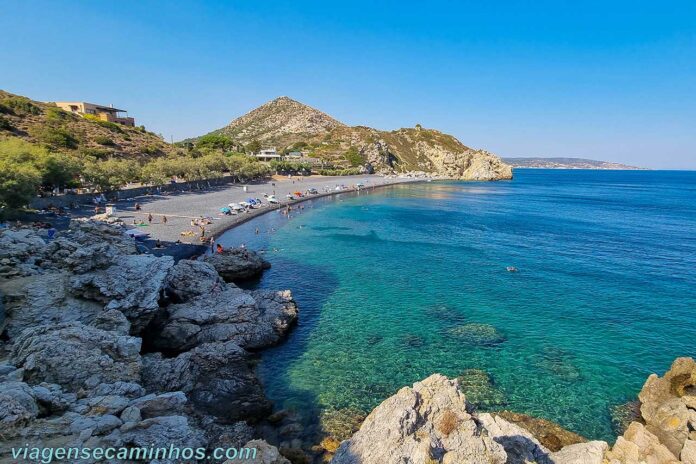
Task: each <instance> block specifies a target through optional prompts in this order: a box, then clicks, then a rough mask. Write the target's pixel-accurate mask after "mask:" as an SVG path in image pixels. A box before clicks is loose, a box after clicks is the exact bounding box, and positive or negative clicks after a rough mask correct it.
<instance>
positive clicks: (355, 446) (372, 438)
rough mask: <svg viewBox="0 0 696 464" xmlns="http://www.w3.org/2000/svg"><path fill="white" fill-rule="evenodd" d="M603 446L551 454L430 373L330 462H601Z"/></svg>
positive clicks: (387, 404) (376, 414)
mask: <svg viewBox="0 0 696 464" xmlns="http://www.w3.org/2000/svg"><path fill="white" fill-rule="evenodd" d="M607 448H608V445H607V444H606V443H604V442H597V441H595V442H586V443H577V444H572V445H569V446H565V447H563V448H562V449H560V450H558V451H556V452H552V451H550V450H549V449H548V448H546V447H545V446H544V445H543V444H541V443H540V442H539V440H538V439H537V438H536V437H535V436H534V435H533V434H532V433H530V432H529V431H528V430H526V429H525V428H522V427H520V426H519V425H516V424H514V423H511V422H508V421H507V420H505V419H503V418H502V417H500V416H496V415H492V414H487V413H486V414H475V413H472V412H471V405H470V404H469V403H468V402H467V400H466V397H465V395H464V394H463V393H462V392H461V389H460V388H459V385H458V381H457V380H448V379H447V378H446V377H443V376H441V375H437V374H435V375H433V376H431V377H428V378H427V379H425V380H423V381H422V382H418V383H415V384H414V385H413V388H403V389H401V390H400V391H399V392H398V393H397V394H396V395H394V396H392V397H391V398H389V399H387V400H385V401H384V402H383V403H382V404H381V405H379V406H378V407H377V408H376V409H375V410H374V411H372V413H370V415H369V416H367V419H365V422H364V423H363V425H362V426H361V427H360V430H359V431H358V432H356V433H355V435H353V437H352V438H350V439H349V440H346V441H344V442H343V443H342V444H341V445H340V447H339V448H338V450H337V451H336V454H335V456H334V457H333V459H332V461H331V463H332V464H372V463H374V464H377V463H379V464H391V463H394V464H396V463H401V462H412V463H418V464H421V463H423V464H426V463H443V464H455V463H456V464H465V463H471V464H474V463H476V464H478V463H501V464H502V463H507V464H527V463H537V464H601V463H602V462H603V458H604V453H605V451H606V450H607Z"/></svg>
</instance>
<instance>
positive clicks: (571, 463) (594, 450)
mask: <svg viewBox="0 0 696 464" xmlns="http://www.w3.org/2000/svg"><path fill="white" fill-rule="evenodd" d="M608 449H609V445H608V444H607V442H605V441H589V442H586V443H575V444H573V445H568V446H565V447H563V448H562V449H560V450H558V451H556V452H555V453H551V455H550V458H551V462H552V463H554V464H603V463H604V455H605V453H606V452H607V450H608Z"/></svg>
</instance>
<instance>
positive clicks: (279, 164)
mask: <svg viewBox="0 0 696 464" xmlns="http://www.w3.org/2000/svg"><path fill="white" fill-rule="evenodd" d="M271 170H273V171H275V172H276V173H277V174H304V175H309V174H311V173H312V165H311V164H308V163H298V162H293V161H271Z"/></svg>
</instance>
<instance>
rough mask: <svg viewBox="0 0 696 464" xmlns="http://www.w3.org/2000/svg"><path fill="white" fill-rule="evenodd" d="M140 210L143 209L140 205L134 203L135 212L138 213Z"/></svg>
mask: <svg viewBox="0 0 696 464" xmlns="http://www.w3.org/2000/svg"><path fill="white" fill-rule="evenodd" d="M141 209H143V208H142V206H140V203H136V204H135V210H136V211H140V210H141Z"/></svg>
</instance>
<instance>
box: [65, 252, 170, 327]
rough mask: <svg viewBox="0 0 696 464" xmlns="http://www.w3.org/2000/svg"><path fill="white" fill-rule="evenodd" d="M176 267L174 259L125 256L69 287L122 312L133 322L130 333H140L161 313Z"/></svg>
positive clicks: (74, 277) (78, 279)
mask: <svg viewBox="0 0 696 464" xmlns="http://www.w3.org/2000/svg"><path fill="white" fill-rule="evenodd" d="M173 266H174V260H173V258H172V257H171V256H162V257H156V256H153V255H124V256H121V257H119V258H118V259H117V261H116V264H114V265H113V266H110V267H109V268H107V269H105V270H102V271H97V272H91V273H89V274H82V275H75V276H73V277H72V278H71V280H70V287H71V290H72V292H73V293H74V294H75V295H77V296H79V297H81V298H86V299H89V300H94V301H99V302H102V303H105V304H106V309H117V310H119V311H121V312H122V313H123V314H124V315H125V316H126V317H127V318H128V320H129V321H130V322H131V331H132V332H133V333H135V334H139V333H141V332H142V330H143V329H144V328H145V327H146V326H147V325H148V324H149V323H150V321H151V320H152V319H153V318H154V316H155V315H156V313H157V312H158V310H159V301H160V299H161V298H162V297H163V289H164V286H165V282H166V279H167V275H168V274H169V270H170V269H171V268H172V267H173Z"/></svg>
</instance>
